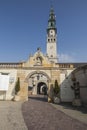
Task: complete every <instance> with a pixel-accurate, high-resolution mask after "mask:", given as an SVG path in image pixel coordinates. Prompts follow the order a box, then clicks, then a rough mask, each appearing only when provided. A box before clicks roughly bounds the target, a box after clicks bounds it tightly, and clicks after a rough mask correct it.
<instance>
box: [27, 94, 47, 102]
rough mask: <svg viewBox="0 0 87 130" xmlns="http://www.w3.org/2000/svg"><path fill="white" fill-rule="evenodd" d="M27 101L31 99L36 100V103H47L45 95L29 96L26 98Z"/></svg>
mask: <svg viewBox="0 0 87 130" xmlns="http://www.w3.org/2000/svg"><path fill="white" fill-rule="evenodd" d="M28 98H29V99H33V100H37V101H43V102H47V101H48V98H47V95H36V96H34V95H31V96H29V97H28Z"/></svg>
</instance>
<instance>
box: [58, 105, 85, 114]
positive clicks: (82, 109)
mask: <svg viewBox="0 0 87 130" xmlns="http://www.w3.org/2000/svg"><path fill="white" fill-rule="evenodd" d="M60 105H61V106H62V107H63V108H64V109H71V110H77V111H80V112H82V113H84V114H87V107H85V106H83V105H82V106H80V107H76V106H72V103H60Z"/></svg>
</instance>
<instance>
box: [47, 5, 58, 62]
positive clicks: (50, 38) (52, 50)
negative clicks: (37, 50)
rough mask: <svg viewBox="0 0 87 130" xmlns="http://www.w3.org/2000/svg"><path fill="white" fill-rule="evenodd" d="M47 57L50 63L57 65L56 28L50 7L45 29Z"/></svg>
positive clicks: (53, 14)
mask: <svg viewBox="0 0 87 130" xmlns="http://www.w3.org/2000/svg"><path fill="white" fill-rule="evenodd" d="M47 56H48V58H49V61H50V62H54V63H57V62H58V58H57V28H56V19H55V13H54V10H53V8H52V7H51V10H50V14H49V19H48V27H47Z"/></svg>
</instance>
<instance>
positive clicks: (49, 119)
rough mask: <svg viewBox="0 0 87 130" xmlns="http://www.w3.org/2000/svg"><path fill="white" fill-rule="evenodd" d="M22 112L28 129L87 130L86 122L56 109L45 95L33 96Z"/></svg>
mask: <svg viewBox="0 0 87 130" xmlns="http://www.w3.org/2000/svg"><path fill="white" fill-rule="evenodd" d="M22 112H23V117H24V120H25V123H26V125H27V127H28V130H87V125H86V124H84V123H82V122H80V121H78V120H76V119H73V118H71V117H70V116H68V115H66V114H64V113H63V112H61V111H60V110H58V109H56V108H55V107H53V106H52V105H51V104H50V103H48V102H46V98H45V100H44V97H43V96H31V97H30V98H29V101H27V102H25V103H23V105H22Z"/></svg>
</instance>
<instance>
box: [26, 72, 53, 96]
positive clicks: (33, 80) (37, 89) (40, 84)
mask: <svg viewBox="0 0 87 130" xmlns="http://www.w3.org/2000/svg"><path fill="white" fill-rule="evenodd" d="M26 81H27V82H28V88H29V89H28V90H29V91H31V92H32V94H35V95H36V94H44V89H45V88H46V90H47V88H48V86H49V82H50V81H51V79H50V77H49V76H48V75H47V74H46V73H45V72H43V71H33V72H31V73H30V74H28V76H27V77H26Z"/></svg>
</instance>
